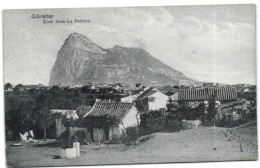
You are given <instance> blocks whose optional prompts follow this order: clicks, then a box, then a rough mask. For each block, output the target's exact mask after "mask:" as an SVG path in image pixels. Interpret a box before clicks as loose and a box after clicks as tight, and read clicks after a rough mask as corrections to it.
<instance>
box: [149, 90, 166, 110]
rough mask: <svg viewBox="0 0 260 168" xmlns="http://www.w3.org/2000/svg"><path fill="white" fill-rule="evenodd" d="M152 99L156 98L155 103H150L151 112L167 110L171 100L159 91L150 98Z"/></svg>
mask: <svg viewBox="0 0 260 168" xmlns="http://www.w3.org/2000/svg"><path fill="white" fill-rule="evenodd" d="M152 97H154V101H152V102H150V101H149V102H148V105H149V110H159V109H160V108H166V104H167V102H168V100H169V98H168V96H167V95H165V94H163V93H161V92H159V91H158V92H155V93H154V94H152V95H151V96H149V98H152Z"/></svg>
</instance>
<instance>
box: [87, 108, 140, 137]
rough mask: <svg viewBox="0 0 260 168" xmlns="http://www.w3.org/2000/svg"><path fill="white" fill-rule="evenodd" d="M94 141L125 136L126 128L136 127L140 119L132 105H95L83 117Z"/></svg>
mask: <svg viewBox="0 0 260 168" xmlns="http://www.w3.org/2000/svg"><path fill="white" fill-rule="evenodd" d="M83 119H84V121H85V123H86V125H87V127H88V129H89V130H92V131H91V136H92V139H93V140H94V141H98V140H107V141H108V140H112V138H113V137H121V136H127V135H126V128H127V127H131V126H137V125H138V124H139V122H140V117H139V114H138V112H137V109H136V107H135V106H134V104H133V103H95V105H94V106H93V107H92V109H91V110H90V111H88V112H87V113H86V114H85V115H84V117H83Z"/></svg>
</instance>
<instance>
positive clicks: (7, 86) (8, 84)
mask: <svg viewBox="0 0 260 168" xmlns="http://www.w3.org/2000/svg"><path fill="white" fill-rule="evenodd" d="M12 88H13V85H12V84H11V83H6V84H5V86H4V89H5V90H8V89H12Z"/></svg>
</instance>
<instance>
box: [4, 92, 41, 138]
mask: <svg viewBox="0 0 260 168" xmlns="http://www.w3.org/2000/svg"><path fill="white" fill-rule="evenodd" d="M35 107H36V103H35V101H34V99H33V98H32V97H31V96H30V95H28V94H25V93H23V94H10V95H8V96H7V95H6V96H5V125H6V128H8V129H10V130H12V132H13V135H14V136H15V138H18V135H19V132H24V131H28V129H31V128H33V127H34V125H35V123H36V121H35V118H34V117H33V116H34V112H35V111H34V110H35Z"/></svg>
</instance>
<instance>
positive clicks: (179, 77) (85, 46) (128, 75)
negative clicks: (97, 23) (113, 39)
mask: <svg viewBox="0 0 260 168" xmlns="http://www.w3.org/2000/svg"><path fill="white" fill-rule="evenodd" d="M90 81H94V82H96V83H103V84H108V83H115V82H119V83H126V84H130V85H134V84H135V83H142V84H145V85H156V84H158V85H168V84H170V85H173V84H191V83H194V82H195V81H194V80H192V79H189V78H187V77H186V76H185V75H184V74H183V73H181V72H179V71H177V70H175V69H173V68H171V67H170V66H168V65H166V64H165V63H163V62H161V61H160V60H159V59H157V58H155V57H153V56H152V55H150V54H149V53H148V52H147V51H145V50H144V49H142V48H131V47H122V46H119V45H115V46H114V47H112V48H108V49H104V48H102V47H100V46H99V45H97V44H95V43H94V42H92V41H91V40H90V39H89V38H87V37H86V36H84V35H82V34H79V33H76V32H74V33H71V34H70V35H69V36H68V38H67V39H66V40H65V41H64V44H63V45H62V46H61V48H60V50H59V52H58V54H57V57H56V62H55V64H54V65H53V67H52V71H51V76H50V82H49V84H50V85H63V86H68V85H84V84H86V83H88V82H90Z"/></svg>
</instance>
